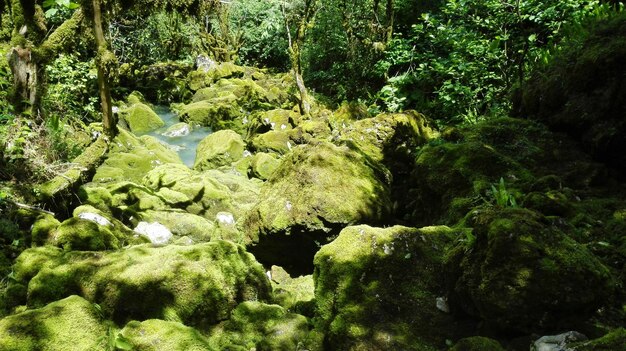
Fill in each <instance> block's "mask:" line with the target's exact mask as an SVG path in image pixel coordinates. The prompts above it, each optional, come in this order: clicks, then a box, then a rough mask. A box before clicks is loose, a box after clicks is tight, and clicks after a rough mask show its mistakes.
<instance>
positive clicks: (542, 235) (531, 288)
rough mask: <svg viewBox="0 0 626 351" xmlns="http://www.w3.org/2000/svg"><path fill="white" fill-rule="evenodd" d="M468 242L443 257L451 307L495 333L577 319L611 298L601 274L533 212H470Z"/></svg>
mask: <svg viewBox="0 0 626 351" xmlns="http://www.w3.org/2000/svg"><path fill="white" fill-rule="evenodd" d="M465 224H466V225H468V226H470V227H473V231H472V233H473V236H474V240H470V241H467V242H462V243H459V244H458V245H457V247H456V248H455V249H454V250H452V251H451V252H450V254H449V256H448V258H447V264H446V266H447V269H448V271H449V272H451V274H450V273H448V274H449V275H450V277H451V282H452V285H451V286H452V287H453V289H454V292H455V294H454V295H453V297H454V299H453V303H456V304H458V305H459V306H460V307H461V308H462V309H464V310H465V311H466V312H467V313H470V314H472V315H475V316H477V317H481V318H483V319H484V320H485V321H487V322H488V323H490V324H492V325H494V326H495V327H497V328H500V329H505V330H517V331H532V330H539V329H541V328H547V327H549V328H559V327H561V326H563V327H566V326H567V325H571V324H572V323H577V322H581V321H584V320H585V319H586V318H587V317H589V316H590V315H591V314H592V313H594V312H595V311H596V310H597V308H598V307H599V306H601V305H602V304H603V303H604V302H605V301H606V299H607V297H608V296H610V295H611V293H612V291H613V289H614V281H613V278H612V277H611V275H610V273H609V270H608V269H607V268H606V267H605V266H604V265H603V264H602V263H600V261H599V260H598V259H597V258H596V257H595V256H594V255H593V254H591V252H589V251H588V250H587V248H586V247H584V246H582V245H579V244H578V243H576V242H575V241H574V240H572V239H571V238H569V237H568V236H567V235H565V234H564V233H563V232H562V231H560V230H559V229H557V228H556V227H553V226H550V224H549V222H548V221H547V220H546V219H545V218H544V217H543V216H541V215H540V214H538V213H536V212H534V211H530V210H526V209H511V208H509V209H487V210H480V209H479V210H475V211H473V212H472V214H470V215H468V220H467V221H466V223H465Z"/></svg>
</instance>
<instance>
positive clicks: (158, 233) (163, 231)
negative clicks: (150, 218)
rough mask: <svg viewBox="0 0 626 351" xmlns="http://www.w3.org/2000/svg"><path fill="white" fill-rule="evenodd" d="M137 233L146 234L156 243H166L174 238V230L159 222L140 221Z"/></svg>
mask: <svg viewBox="0 0 626 351" xmlns="http://www.w3.org/2000/svg"><path fill="white" fill-rule="evenodd" d="M135 233H138V234H141V235H143V236H145V237H146V238H148V239H150V242H151V243H153V244H155V245H165V244H167V243H168V242H169V241H170V240H171V239H172V232H171V231H170V230H169V229H167V227H166V226H164V225H163V224H161V223H159V222H153V223H148V222H139V224H137V227H136V228H135Z"/></svg>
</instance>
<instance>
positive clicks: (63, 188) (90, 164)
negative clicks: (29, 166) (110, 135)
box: [35, 137, 109, 208]
mask: <svg viewBox="0 0 626 351" xmlns="http://www.w3.org/2000/svg"><path fill="white" fill-rule="evenodd" d="M108 149H109V145H108V142H107V139H106V138H105V137H100V138H98V139H97V140H96V141H95V142H94V143H93V144H91V146H89V147H88V148H87V149H86V150H85V151H84V152H83V153H82V154H81V155H79V156H78V157H76V158H75V159H74V160H73V161H72V163H71V164H72V167H71V168H70V169H68V170H67V171H65V172H64V173H63V174H59V175H58V176H56V177H54V178H53V179H52V180H50V181H48V182H46V183H43V184H40V185H39V186H37V187H36V188H35V191H36V193H37V197H38V199H39V200H40V202H42V203H44V204H47V205H50V206H53V207H56V208H65V205H66V204H65V203H64V202H65V201H69V200H68V199H71V198H72V197H71V196H68V195H69V194H70V193H71V192H72V191H73V190H75V189H77V188H78V187H79V186H80V185H82V184H83V183H84V182H85V181H87V180H88V178H89V175H91V174H93V173H94V172H95V170H96V168H97V167H98V166H100V164H102V162H103V161H104V158H105V155H106V154H107V152H108Z"/></svg>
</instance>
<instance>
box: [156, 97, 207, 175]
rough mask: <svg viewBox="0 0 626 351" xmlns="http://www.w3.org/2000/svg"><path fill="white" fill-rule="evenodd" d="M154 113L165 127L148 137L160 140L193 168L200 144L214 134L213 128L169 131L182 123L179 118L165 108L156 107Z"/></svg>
mask: <svg viewBox="0 0 626 351" xmlns="http://www.w3.org/2000/svg"><path fill="white" fill-rule="evenodd" d="M154 112H156V113H157V115H159V117H161V119H162V120H163V122H165V125H164V126H163V127H161V128H159V129H157V130H155V131H152V132H150V133H147V135H150V136H153V137H155V138H157V139H159V140H160V141H161V142H162V143H164V144H166V145H167V146H168V147H169V148H171V149H172V150H175V151H176V152H177V153H178V155H179V156H180V158H181V160H182V161H183V163H185V164H186V165H187V166H188V167H193V163H194V161H195V158H196V148H197V146H198V143H200V141H201V140H202V139H204V138H205V137H206V136H207V135H209V134H211V133H212V130H211V128H208V127H200V126H191V128H189V129H184V128H183V129H178V132H171V131H168V128H170V127H171V126H173V125H175V124H177V123H180V120H178V116H176V114H175V113H173V112H172V111H171V110H170V109H169V108H167V107H165V106H156V107H155V109H154Z"/></svg>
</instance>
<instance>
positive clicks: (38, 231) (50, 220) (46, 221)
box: [31, 214, 61, 246]
mask: <svg viewBox="0 0 626 351" xmlns="http://www.w3.org/2000/svg"><path fill="white" fill-rule="evenodd" d="M59 225H61V222H59V220H57V219H56V218H54V216H52V215H49V214H42V215H40V216H39V217H38V218H37V221H36V222H35V223H34V224H33V227H32V229H31V240H32V245H33V246H40V245H44V244H45V243H47V242H49V241H50V240H51V239H52V236H53V235H52V233H53V232H54V231H55V230H56V229H57V228H58V227H59Z"/></svg>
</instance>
